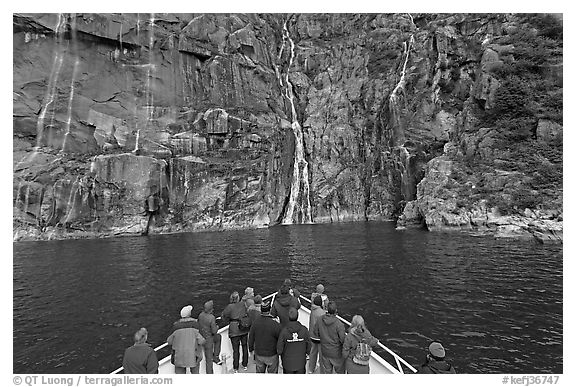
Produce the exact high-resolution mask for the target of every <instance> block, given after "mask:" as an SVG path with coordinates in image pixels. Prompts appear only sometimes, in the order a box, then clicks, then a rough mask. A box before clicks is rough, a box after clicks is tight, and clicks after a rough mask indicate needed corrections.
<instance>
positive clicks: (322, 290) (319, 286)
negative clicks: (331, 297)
mask: <svg viewBox="0 0 576 387" xmlns="http://www.w3.org/2000/svg"><path fill="white" fill-rule="evenodd" d="M316 293H324V285H322V284H318V285H317V286H316Z"/></svg>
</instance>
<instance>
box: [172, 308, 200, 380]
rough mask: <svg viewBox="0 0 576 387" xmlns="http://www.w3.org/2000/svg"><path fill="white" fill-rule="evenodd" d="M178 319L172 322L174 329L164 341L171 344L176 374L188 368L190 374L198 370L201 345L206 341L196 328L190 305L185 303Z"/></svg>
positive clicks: (196, 372) (184, 371) (196, 322)
mask: <svg viewBox="0 0 576 387" xmlns="http://www.w3.org/2000/svg"><path fill="white" fill-rule="evenodd" d="M180 316H181V317H182V318H181V319H180V320H178V321H176V322H175V323H174V326H173V328H174V331H173V332H172V334H171V335H170V336H168V338H167V339H166V342H167V343H168V344H169V345H171V346H172V364H174V368H175V370H176V373H177V374H185V373H186V368H190V373H191V374H198V373H199V372H200V361H201V360H202V352H203V351H202V345H204V342H205V341H206V340H205V339H204V337H203V336H202V335H201V334H200V331H199V330H198V321H197V320H196V319H194V318H192V305H186V306H185V307H183V308H182V310H181V311H180Z"/></svg>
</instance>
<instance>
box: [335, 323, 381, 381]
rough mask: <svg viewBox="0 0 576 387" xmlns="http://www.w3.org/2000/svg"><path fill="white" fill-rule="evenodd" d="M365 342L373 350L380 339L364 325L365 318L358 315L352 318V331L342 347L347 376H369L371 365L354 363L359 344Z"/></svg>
mask: <svg viewBox="0 0 576 387" xmlns="http://www.w3.org/2000/svg"><path fill="white" fill-rule="evenodd" d="M360 342H364V343H366V344H368V345H369V346H370V347H371V348H373V347H375V346H377V345H378V339H376V338H375V337H374V336H372V334H371V333H370V331H369V330H368V328H366V324H365V323H364V318H363V317H362V316H359V315H356V316H354V317H352V325H351V326H350V330H349V332H348V334H347V335H346V338H345V339H344V345H343V346H342V356H343V357H344V359H345V366H346V373H347V374H369V373H370V365H369V364H359V363H358V362H357V361H354V356H355V355H356V349H357V347H358V343H360Z"/></svg>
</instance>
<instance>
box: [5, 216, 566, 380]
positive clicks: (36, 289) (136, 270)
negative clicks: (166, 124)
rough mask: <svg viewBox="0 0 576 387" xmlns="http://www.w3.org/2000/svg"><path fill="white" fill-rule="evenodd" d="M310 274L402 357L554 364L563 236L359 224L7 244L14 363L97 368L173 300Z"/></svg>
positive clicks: (515, 366)
mask: <svg viewBox="0 0 576 387" xmlns="http://www.w3.org/2000/svg"><path fill="white" fill-rule="evenodd" d="M287 277H290V278H292V281H293V282H294V284H295V286H296V287H297V288H299V289H300V290H301V291H302V293H303V295H306V296H307V297H310V293H311V291H312V290H313V288H314V287H315V285H316V284H317V283H323V284H324V286H325V288H326V293H327V294H328V296H329V297H330V299H334V300H336V301H337V303H338V308H339V312H340V314H341V315H342V316H343V317H345V318H346V319H348V320H349V319H350V318H351V317H352V315H353V314H361V315H363V316H364V318H365V320H366V322H367V325H368V327H369V329H370V330H371V331H372V333H373V334H374V335H375V336H377V337H378V338H380V340H381V341H382V342H383V343H384V344H385V345H387V346H388V347H389V348H391V349H392V350H394V351H395V352H397V353H399V354H400V355H401V356H402V357H403V358H405V359H406V360H407V361H409V362H410V363H411V364H413V365H419V364H421V363H422V360H423V358H424V356H425V353H426V352H425V351H426V348H427V345H428V344H429V342H430V341H431V340H440V341H441V342H442V343H444V346H445V347H446V350H447V358H449V359H450V360H451V361H452V362H453V364H454V366H455V368H456V369H457V371H458V372H459V373H562V372H563V369H562V365H563V360H562V333H563V329H562V327H563V326H562V246H561V245H556V246H544V245H537V244H530V243H526V242H514V241H508V240H494V239H493V238H486V237H471V236H466V235H458V234H438V233H428V232H425V231H420V230H404V231H396V230H395V229H394V226H393V224H391V223H380V222H369V223H348V224H327V225H298V226H280V227H275V228H271V229H261V230H248V231H229V232H210V233H208V232H206V233H193V234H174V235H151V236H148V237H125V238H115V239H98V240H68V241H49V242H19V243H15V244H14V288H13V292H14V294H13V296H14V306H13V307H14V337H13V340H14V363H13V369H14V373H107V372H110V371H112V370H114V369H116V368H117V367H119V366H120V365H121V363H122V355H123V352H124V349H125V348H126V347H128V346H130V345H131V344H132V338H131V337H132V334H133V332H134V331H136V330H137V329H138V328H140V327H141V326H145V327H147V328H148V330H149V341H150V342H151V343H152V344H153V345H154V346H157V345H160V344H162V343H163V342H164V341H165V339H166V337H167V336H168V335H169V333H170V327H171V325H172V322H173V321H174V320H176V319H177V318H178V317H179V311H180V309H181V307H182V306H184V305H186V304H192V305H193V306H194V311H193V314H196V315H197V314H198V313H199V312H200V309H201V306H202V304H203V303H204V301H206V300H208V299H213V300H214V301H215V309H216V313H217V314H218V313H220V312H221V311H222V309H223V308H224V306H225V305H226V303H227V300H228V296H229V294H230V292H231V291H232V290H238V291H243V289H244V288H245V287H246V286H252V287H254V288H255V290H256V293H260V294H262V295H266V294H268V293H270V292H272V291H274V290H277V289H278V287H279V285H280V284H281V283H282V281H283V279H284V278H287Z"/></svg>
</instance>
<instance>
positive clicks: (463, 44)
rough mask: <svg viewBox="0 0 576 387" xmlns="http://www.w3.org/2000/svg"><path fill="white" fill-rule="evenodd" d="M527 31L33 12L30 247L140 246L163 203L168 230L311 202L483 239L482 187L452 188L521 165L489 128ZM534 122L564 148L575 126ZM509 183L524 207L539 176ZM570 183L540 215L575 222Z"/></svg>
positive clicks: (25, 42) (393, 20) (24, 103)
mask: <svg viewBox="0 0 576 387" xmlns="http://www.w3.org/2000/svg"><path fill="white" fill-rule="evenodd" d="M512 19H513V17H510V16H502V15H433V14H414V15H411V14H395V15H346V14H338V15H335V14H305V15H281V14H276V15H255V14H248V15H227V14H218V15H207V14H202V15H195V14H30V15H26V14H15V15H14V17H13V20H14V21H13V24H14V106H13V117H14V130H13V133H14V231H15V239H26V238H33V239H37V238H52V237H55V238H66V237H84V236H98V235H117V234H125V233H140V232H142V231H143V229H144V228H145V227H146V221H147V219H148V215H149V212H148V210H149V207H148V206H147V204H146V203H147V200H148V198H149V197H155V198H157V199H158V201H159V203H160V205H159V209H158V210H157V211H155V212H154V214H153V215H154V216H153V217H154V223H153V226H152V232H175V231H191V230H197V229H223V228H244V227H265V226H271V225H274V224H278V223H280V222H283V221H286V212H287V211H289V210H288V209H290V211H292V208H296V209H298V208H303V206H304V205H305V204H304V203H303V202H302V203H300V202H299V203H290V201H291V200H293V199H292V198H298V200H309V203H310V204H309V205H310V210H311V220H312V221H313V222H337V221H347V220H367V219H389V220H394V219H396V218H397V217H398V216H399V215H401V216H400V223H399V224H400V225H401V226H403V225H404V226H405V225H410V224H418V225H422V224H425V225H426V226H427V227H428V228H429V229H430V230H436V229H443V230H444V229H478V228H481V227H479V226H478V227H476V226H474V224H479V223H478V222H476V221H473V220H470V219H476V218H478V217H480V218H481V217H483V216H484V215H485V214H488V213H490V214H491V213H493V212H494V211H495V208H497V206H495V205H494V203H492V202H491V201H490V200H488V199H489V198H486V197H484V198H482V193H480V194H478V195H479V196H478V197H479V200H478V201H477V202H473V203H472V202H466V201H463V200H458V197H459V195H462V194H465V190H464V188H462V187H469V186H470V184H467V183H466V182H464V181H462V184H460V181H459V180H458V182H457V183H453V182H454V181H456V180H455V179H453V178H452V177H451V176H452V175H453V174H455V173H456V174H458V173H459V172H458V171H461V170H462V169H466V168H464V167H461V165H464V166H465V165H467V163H469V162H475V161H474V160H476V161H478V160H492V159H494V158H502V159H506V157H508V156H509V154H507V153H506V152H503V151H502V150H499V149H495V146H494V145H495V144H499V143H500V142H501V139H500V137H501V136H499V134H498V133H499V129H498V127H494V126H493V125H486V126H485V127H482V124H483V122H481V121H482V114H484V113H483V112H485V111H490V109H497V108H498V106H499V103H500V105H501V104H502V103H501V102H499V99H498V98H499V97H498V90H502V84H503V80H502V77H499V75H498V71H500V69H501V68H502V67H505V66H507V64H508V63H511V62H513V61H514V48H513V45H511V44H509V42H506V41H501V40H502V39H500V40H499V37H500V36H503V35H506V34H510V33H511V32H510V31H512V30H513V29H514V28H515V26H516V24H514V23H515V22H514V20H512ZM546 69H547V70H546V71H548V70H549V71H548V73H549V75H548V77H551V78H556V79H557V78H560V81H559V82H560V83H561V71H558V66H557V65H556V64H555V65H554V66H548V67H547V68H546ZM295 125H296V127H297V128H300V129H299V131H298V130H294V128H295ZM534 128H535V129H534V133H535V136H536V137H537V138H538V140H539V141H540V142H541V143H543V144H547V145H546V147H548V148H551V147H552V146H553V145H551V144H556V143H557V142H558V141H560V142H561V138H562V135H561V132H562V127H561V121H560V122H559V121H558V119H557V118H556V117H547V116H542V117H541V118H540V120H539V121H538V124H537V128H536V125H535V126H534ZM300 135H301V138H299V137H298V136H300ZM300 146H302V147H303V149H301V151H303V161H301V162H299V163H298V165H295V164H294V160H295V157H294V156H295V154H296V153H297V152H298V151H299V149H298V148H299V147H300ZM548 148H546V149H548ZM463 158H467V160H468V161H467V162H464V161H463ZM430 160H432V161H430ZM429 162H430V164H429ZM556 162H557V160H556ZM560 163H561V160H560ZM303 164H306V165H305V167H306V168H303V166H304V165H303ZM295 168H298V170H299V171H301V172H303V173H300V175H299V176H298V178H299V181H297V182H294V181H293V179H294V176H295V174H294V171H295ZM306 170H307V173H304V171H306ZM454 171H456V172H454ZM541 172H542V171H541ZM506 173H507V175H506V176H507V177H505V178H503V177H502V176H501V175H502V174H501V173H500V172H498V171H495V170H494V169H489V170H482V171H473V173H470V175H471V176H474V179H481V178H482V176H484V175H483V174H486V176H490V177H493V176H498V179H499V180H498V179H496V180H498V181H500V182H501V186H502V187H504V186H506V187H508V188H507V189H509V191H510V193H509V195H510V196H511V197H510V200H509V203H507V205H508V207H510V206H513V204H514V203H513V202H514V200H515V199H514V194H515V192H516V191H518V187H520V186H521V184H522V183H518V182H524V183H526V179H524V180H522V178H520V177H517V176H516V175H515V174H514V173H511V174H510V173H508V172H506ZM543 173H544V172H543ZM508 175H511V177H510V176H508ZM474 179H472V180H474ZM485 180H486V181H488V180H489V178H486V179H485ZM464 183H466V184H467V185H466V184H464ZM294 184H297V186H296V187H295V191H294V189H292V185H294ZM308 184H309V185H308ZM451 184H452V186H451ZM501 186H494V187H492V190H493V191H494V190H497V189H499V187H501ZM456 188H458V189H456ZM555 188H557V187H548V189H549V191H550V192H549V194H550V195H551V196H554V197H556V199H558V198H559V200H556V201H553V203H552V204H551V205H550V209H543V208H536V207H534V206H532V207H533V208H531V210H530V211H532V210H533V211H532V212H530V214H531V216H530V219H533V220H534V216H536V215H534V214H543V215H542V217H544V218H545V217H547V216H548V217H549V216H550V215H549V213H550V211H552V210H553V208H552V207H555V208H556V215H554V217H553V219H556V220H557V219H558V217H560V219H561V213H562V210H561V208H562V202H561V193H560V196H558V193H557V192H556V193H554V192H553V191H554V189H555ZM466 189H467V188H466ZM454 195H455V196H454ZM481 199H484V202H482V201H481ZM479 203H484V204H482V205H480V204H479ZM307 205H308V204H306V206H307ZM526 208H530V207H526ZM460 209H462V211H460ZM558 209H559V210H558ZM549 210H550V211H549ZM522 211H524V209H523V208H521V209H518V211H517V212H518V214H517V215H514V216H516V217H518V218H519V219H527V218H528V217H527V216H526V215H525V213H524V212H522ZM520 213H521V215H519V214H520ZM471 214H473V215H471ZM547 214H548V215H547ZM486 216H487V215H486ZM511 216H512V215H511ZM538 216H540V215H537V216H536V217H537V218H538ZM294 219H297V217H295V218H294ZM446 219H448V220H446ZM538 219H540V218H538ZM543 220H546V219H543ZM548 220H550V221H552V220H551V219H548ZM290 221H291V220H290ZM480 223H482V222H480ZM532 223H534V222H532ZM486 224H487V223H486ZM501 225H502V226H506V227H508V226H507V225H513V222H509V223H505V222H504V223H502V224H501ZM557 226H558V225H557V224H555V225H551V226H550V227H548V226H546V225H536V226H530V227H532V228H530V230H535V231H534V232H531V235H536V234H535V233H541V234H546V233H547V231H546V230H548V229H554V230H556V231H555V235H560V233H559V232H557V231H558V227H557ZM506 227H502V228H501V229H498V230H500V231H497V232H498V233H500V234H506V232H507V230H509V229H510V230H511V228H510V227H508V228H506ZM538 227H540V228H538ZM547 227H548V228H547ZM485 228H486V229H487V230H489V231H493V229H494V228H493V227H492V226H486V227H485ZM528 228H529V227H528V226H527V227H526V229H528ZM494 230H495V229H494ZM538 230H540V231H538ZM559 230H561V225H560V228H559ZM512 231H513V230H512ZM494 232H496V231H494ZM514 232H515V231H514ZM560 232H561V231H560ZM542 238H543V239H546V237H545V236H544V237H542ZM542 238H541V239H542Z"/></svg>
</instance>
